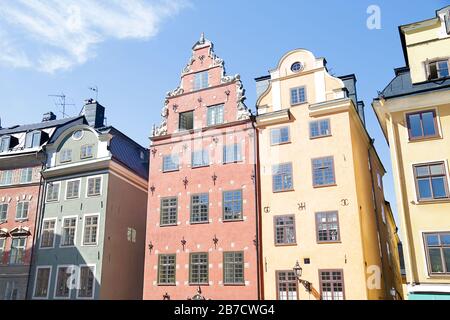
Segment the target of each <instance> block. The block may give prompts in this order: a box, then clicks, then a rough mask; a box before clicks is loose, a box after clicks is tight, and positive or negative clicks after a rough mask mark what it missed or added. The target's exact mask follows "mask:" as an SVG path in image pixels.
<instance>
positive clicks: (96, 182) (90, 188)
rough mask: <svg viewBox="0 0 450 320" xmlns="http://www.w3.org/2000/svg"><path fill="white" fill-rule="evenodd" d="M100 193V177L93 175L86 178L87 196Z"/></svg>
mask: <svg viewBox="0 0 450 320" xmlns="http://www.w3.org/2000/svg"><path fill="white" fill-rule="evenodd" d="M101 193H102V177H93V178H88V179H87V196H88V197H94V196H99V195H100V194H101Z"/></svg>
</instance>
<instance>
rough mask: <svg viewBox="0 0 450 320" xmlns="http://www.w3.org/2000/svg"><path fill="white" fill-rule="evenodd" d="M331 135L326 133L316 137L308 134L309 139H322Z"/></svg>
mask: <svg viewBox="0 0 450 320" xmlns="http://www.w3.org/2000/svg"><path fill="white" fill-rule="evenodd" d="M331 136H332V135H331V134H326V135H323V136H316V137H311V136H309V139H310V140H317V139H322V138H328V137H331Z"/></svg>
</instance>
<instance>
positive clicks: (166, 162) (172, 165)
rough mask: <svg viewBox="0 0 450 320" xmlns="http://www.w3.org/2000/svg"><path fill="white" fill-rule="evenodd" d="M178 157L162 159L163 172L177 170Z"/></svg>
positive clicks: (171, 156)
mask: <svg viewBox="0 0 450 320" xmlns="http://www.w3.org/2000/svg"><path fill="white" fill-rule="evenodd" d="M178 163H179V162H178V156H177V155H169V156H164V157H163V172H169V171H177V170H178Z"/></svg>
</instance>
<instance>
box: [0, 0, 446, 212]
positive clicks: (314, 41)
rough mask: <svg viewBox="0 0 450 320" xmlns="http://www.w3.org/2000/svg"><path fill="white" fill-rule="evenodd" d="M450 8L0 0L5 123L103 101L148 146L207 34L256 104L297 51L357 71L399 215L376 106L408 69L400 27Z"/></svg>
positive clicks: (437, 2) (0, 109) (435, 0)
mask: <svg viewBox="0 0 450 320" xmlns="http://www.w3.org/2000/svg"><path fill="white" fill-rule="evenodd" d="M372 4H374V5H378V6H379V7H380V9H381V29H379V30H369V29H368V28H367V27H366V20H367V18H368V14H367V13H366V10H367V8H368V6H369V5H372ZM447 4H448V1H442V0H427V1H417V0H408V1H403V0H397V1H387V0H386V1H385V0H383V1H381V0H370V1H366V0H360V1H331V0H330V1H323V0H314V1H299V0H298V1H275V0H271V1H264V0H260V1H242V0H240V1H237V0H229V1H207V0H199V1H194V0H191V1H188V0H183V1H181V0H173V1H143V0H127V1H124V0H114V1H106V0H98V1H91V0H66V1H64V2H63V3H62V2H61V1H56V0H47V1H37V0H34V1H33V0H29V1H25V0H23V1H22V0H17V1H14V2H12V1H5V0H0V94H1V101H0V116H1V120H2V125H3V126H11V125H14V124H20V123H32V122H39V121H40V119H41V117H42V114H43V113H45V112H47V111H50V110H53V111H55V112H56V113H58V117H61V114H60V113H59V111H60V110H59V108H58V107H56V106H55V104H54V98H51V97H49V96H48V95H50V94H60V93H62V92H63V93H64V94H66V95H67V102H68V103H71V104H75V105H74V106H71V105H69V106H67V110H66V112H67V113H68V114H69V115H76V114H78V113H79V111H80V109H81V107H82V104H83V100H84V99H86V98H89V97H94V98H95V94H94V93H93V92H91V91H89V89H88V88H89V87H92V86H98V88H99V98H98V100H99V102H100V103H102V104H103V105H104V106H105V107H106V108H107V117H108V124H112V125H114V126H115V127H117V128H118V129H120V130H122V131H124V132H125V133H127V134H128V135H129V136H130V137H132V138H133V139H135V140H137V141H138V142H139V143H141V144H143V145H144V146H148V144H149V140H148V136H149V134H150V131H151V127H152V124H153V123H158V122H159V121H160V109H161V107H162V105H163V101H164V96H165V93H166V92H167V91H169V90H172V89H173V88H175V87H177V86H178V84H179V76H180V71H181V69H182V68H183V67H184V65H185V63H186V62H187V61H188V59H189V57H190V54H191V47H192V45H193V44H194V42H195V41H197V39H198V38H199V35H200V33H201V32H205V34H206V37H207V38H208V39H210V40H212V41H213V42H214V44H215V51H216V53H217V54H218V55H219V56H220V57H221V58H223V59H224V60H225V62H226V67H227V72H228V73H229V74H235V73H239V74H241V77H242V80H243V83H244V86H245V88H246V90H247V101H246V103H247V105H248V106H250V107H252V108H253V107H254V104H255V83H254V80H253V79H254V78H255V77H257V76H261V75H265V74H267V70H269V69H270V68H272V67H274V66H275V65H276V63H277V62H278V60H279V58H280V57H281V56H282V55H283V54H284V53H286V52H287V51H289V50H292V49H295V48H306V49H308V50H311V51H312V52H313V53H314V54H315V55H316V56H323V57H325V58H326V59H327V61H328V68H329V70H330V72H331V73H332V74H334V75H344V74H349V73H355V74H356V76H357V79H358V83H357V85H358V95H359V99H360V100H364V101H365V103H366V117H367V127H368V131H369V132H370V134H371V135H372V137H373V138H375V145H376V147H377V149H378V152H379V154H380V157H381V159H382V161H383V163H384V165H385V167H386V169H387V170H388V174H387V176H386V177H385V179H384V184H385V193H386V197H387V199H388V200H390V201H391V203H392V205H393V207H394V209H395V196H394V189H393V184H392V177H391V174H390V172H391V163H390V159H389V150H388V147H387V144H386V142H385V140H384V137H383V135H382V133H381V130H380V129H379V125H378V123H377V120H376V118H375V116H374V114H373V112H372V110H371V106H370V103H371V101H372V99H373V98H374V97H376V95H377V90H382V89H383V88H384V87H385V85H386V84H387V83H388V82H389V81H390V80H391V79H392V77H393V68H395V67H400V66H403V65H404V59H403V53H402V49H401V45H400V41H399V35H398V29H397V27H398V26H399V25H401V24H406V23H410V22H415V21H419V20H424V19H428V18H431V17H434V16H435V10H437V9H440V8H441V7H444V6H445V5H447Z"/></svg>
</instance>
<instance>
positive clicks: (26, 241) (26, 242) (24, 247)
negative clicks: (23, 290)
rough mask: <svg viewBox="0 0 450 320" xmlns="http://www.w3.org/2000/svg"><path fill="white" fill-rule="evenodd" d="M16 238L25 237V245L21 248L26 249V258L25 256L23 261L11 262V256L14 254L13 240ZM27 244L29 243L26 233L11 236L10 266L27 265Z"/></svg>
mask: <svg viewBox="0 0 450 320" xmlns="http://www.w3.org/2000/svg"><path fill="white" fill-rule="evenodd" d="M15 239H19V240H20V239H25V242H24V244H23V247H20V248H23V250H24V252H25V253H24V258H23V261H22V263H11V256H12V248H13V242H14V240H15ZM27 245H28V236H25V235H13V236H12V237H11V241H10V249H9V256H8V264H9V265H10V266H23V265H25V254H26V251H27Z"/></svg>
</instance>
